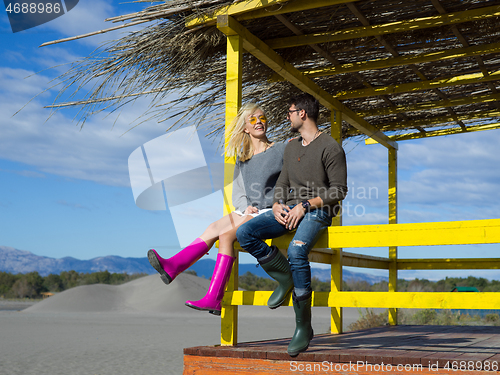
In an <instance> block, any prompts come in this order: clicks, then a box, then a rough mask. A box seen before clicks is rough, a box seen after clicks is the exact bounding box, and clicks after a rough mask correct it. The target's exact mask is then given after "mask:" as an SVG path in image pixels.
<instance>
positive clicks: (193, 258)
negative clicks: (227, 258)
mask: <svg viewBox="0 0 500 375" xmlns="http://www.w3.org/2000/svg"><path fill="white" fill-rule="evenodd" d="M207 251H208V246H207V244H206V243H205V241H203V240H202V239H201V238H197V239H196V240H194V241H193V242H192V243H191V244H190V245H188V246H186V247H185V248H184V249H182V250H181V251H179V252H178V253H177V254H175V255H174V256H173V257H171V258H168V259H163V258H162V257H161V256H159V255H158V253H157V252H156V250H154V249H151V250H149V251H148V260H149V263H151V265H152V266H153V267H154V269H155V270H156V271H158V273H159V274H160V277H161V279H162V281H163V282H164V283H165V284H167V285H168V284H170V283H171V282H172V281H174V279H175V278H176V277H177V275H178V274H180V273H181V272H183V271H185V270H187V269H188V268H189V267H191V266H192V265H193V264H195V263H196V262H197V261H198V259H200V258H201V257H202V256H203V255H205V254H206V253H207Z"/></svg>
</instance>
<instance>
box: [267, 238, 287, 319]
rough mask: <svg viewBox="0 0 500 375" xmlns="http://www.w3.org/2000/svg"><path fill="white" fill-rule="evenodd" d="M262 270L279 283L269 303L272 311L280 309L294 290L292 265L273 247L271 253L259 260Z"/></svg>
mask: <svg viewBox="0 0 500 375" xmlns="http://www.w3.org/2000/svg"><path fill="white" fill-rule="evenodd" d="M259 264H260V265H261V267H262V269H263V270H264V271H266V272H267V274H268V275H269V276H271V277H272V278H273V279H274V280H276V281H277V282H278V284H279V285H278V287H277V288H276V290H275V291H274V292H273V294H271V297H269V300H268V301H267V306H269V308H270V309H275V308H277V307H280V306H281V305H282V304H283V302H285V300H286V298H287V297H288V295H289V294H290V292H291V291H292V289H293V279H292V271H291V270H290V263H288V260H287V259H286V258H285V256H284V255H283V254H281V252H280V251H279V249H278V248H277V247H276V246H271V253H270V254H269V255H267V256H266V257H265V258H263V259H261V260H259Z"/></svg>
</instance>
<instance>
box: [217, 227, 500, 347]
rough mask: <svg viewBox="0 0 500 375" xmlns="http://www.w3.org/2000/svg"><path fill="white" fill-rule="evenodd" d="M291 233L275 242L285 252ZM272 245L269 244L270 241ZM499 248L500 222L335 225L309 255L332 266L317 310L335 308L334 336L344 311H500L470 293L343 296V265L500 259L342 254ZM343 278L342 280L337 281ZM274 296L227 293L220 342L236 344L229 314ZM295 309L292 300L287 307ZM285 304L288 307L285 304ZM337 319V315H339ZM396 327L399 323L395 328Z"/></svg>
mask: <svg viewBox="0 0 500 375" xmlns="http://www.w3.org/2000/svg"><path fill="white" fill-rule="evenodd" d="M292 236H293V235H292V234H289V235H286V236H283V237H280V238H279V239H276V240H273V241H272V244H275V245H277V246H278V247H279V248H280V249H281V250H282V252H284V253H286V250H283V249H286V248H287V247H288V243H289V242H290V240H291V238H292ZM268 243H271V241H268ZM492 243H500V219H490V220H470V221H451V222H434V223H416V224H386V225H357V226H337V227H335V226H332V227H330V228H328V233H326V234H325V235H323V236H322V237H321V238H320V239H319V241H318V243H317V244H316V247H315V248H314V249H313V250H312V251H311V253H310V256H309V259H310V261H311V262H318V263H326V264H331V267H332V276H333V277H332V291H331V292H316V293H313V306H328V307H331V308H332V333H340V332H342V326H341V322H342V319H341V318H342V314H341V308H342V307H370V308H426V309H457V308H460V309H500V294H499V293H489V292H480V293H467V292H395V291H389V292H343V291H341V290H342V286H341V281H342V277H341V275H342V266H350V267H362V268H376V269H387V270H389V269H391V267H392V268H394V269H396V270H419V269H425V270H439V269H499V268H500V258H491V259H484V258H467V259H397V258H391V257H388V258H384V257H374V256H367V255H361V254H354V253H350V252H346V251H343V250H340V249H346V248H360V247H389V248H391V247H397V246H429V245H462V244H492ZM339 276H340V277H339ZM271 293H272V292H271V291H257V292H251V291H239V290H235V289H230V288H228V290H227V292H226V294H225V296H224V300H223V312H222V326H221V328H222V329H221V343H222V345H235V344H237V335H236V332H237V318H236V319H233V317H231V321H229V319H228V315H227V311H228V309H231V308H234V307H236V306H239V305H255V306H266V304H267V300H268V298H269V296H270V295H271ZM287 303H288V305H291V301H288V302H287ZM285 304H286V303H285ZM337 315H338V316H337ZM393 324H395V322H394V323H393Z"/></svg>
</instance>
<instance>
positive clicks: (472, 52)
mask: <svg viewBox="0 0 500 375" xmlns="http://www.w3.org/2000/svg"><path fill="white" fill-rule="evenodd" d="M498 52H500V43H491V44H481V45H476V46H472V47H463V48H454V49H447V50H443V51H437V52H424V53H421V54H418V55H411V56H399V57H390V58H386V59H376V60H368V61H357V62H354V63H348V64H342V65H339V66H331V67H326V68H319V69H309V70H301V71H300V72H301V73H303V74H304V75H305V76H307V77H311V78H315V77H325V76H332V75H337V74H344V73H354V72H362V71H366V70H377V69H384V68H391V67H396V66H403V65H411V64H421V63H426V62H433V61H442V60H448V59H459V58H464V57H469V56H478V55H484V54H489V53H498Z"/></svg>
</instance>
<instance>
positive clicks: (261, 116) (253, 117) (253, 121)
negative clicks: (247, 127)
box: [248, 115, 267, 125]
mask: <svg viewBox="0 0 500 375" xmlns="http://www.w3.org/2000/svg"><path fill="white" fill-rule="evenodd" d="M259 120H260V122H261V123H263V124H267V117H266V116H264V115H260V116H259V117H256V116H252V117H250V119H249V120H248V121H249V122H250V124H251V125H255V124H256V123H257V121H259Z"/></svg>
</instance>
